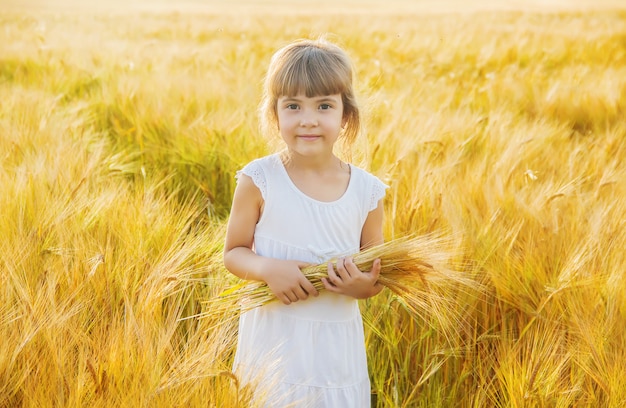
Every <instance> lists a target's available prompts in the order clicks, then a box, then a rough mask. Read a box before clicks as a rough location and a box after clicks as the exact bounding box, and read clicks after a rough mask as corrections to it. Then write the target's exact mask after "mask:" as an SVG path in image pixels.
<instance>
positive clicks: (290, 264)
mask: <svg viewBox="0 0 626 408" xmlns="http://www.w3.org/2000/svg"><path fill="white" fill-rule="evenodd" d="M307 265H308V264H307V263H304V262H299V261H288V260H282V259H271V260H268V262H267V263H266V264H265V265H264V268H263V277H264V280H265V283H267V286H269V288H270V290H271V291H272V293H273V294H274V296H276V297H277V298H278V300H280V301H281V302H283V303H284V304H286V305H289V304H291V303H293V302H297V301H298V300H305V299H307V298H308V297H309V295H311V296H317V295H318V292H317V289H315V287H314V286H313V284H312V283H311V282H309V280H308V279H307V278H306V277H305V276H304V274H303V273H302V271H301V270H300V268H303V267H305V266H307Z"/></svg>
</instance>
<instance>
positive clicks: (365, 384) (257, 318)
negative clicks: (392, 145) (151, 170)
mask: <svg viewBox="0 0 626 408" xmlns="http://www.w3.org/2000/svg"><path fill="white" fill-rule="evenodd" d="M262 114H263V120H264V122H265V123H264V125H265V126H266V128H267V129H269V128H273V129H275V130H277V131H278V132H279V133H280V136H281V137H282V139H283V141H284V143H285V145H286V149H285V150H284V151H282V152H280V153H276V154H273V155H270V156H266V157H263V158H260V159H257V160H254V161H252V162H251V163H249V164H248V165H246V166H245V167H244V168H243V169H242V170H241V171H240V172H238V182H237V187H236V189H235V194H234V198H233V204H232V210H231V214H230V219H229V222H228V229H227V232H226V242H225V248H224V264H225V266H226V268H227V269H228V270H229V271H230V272H231V273H233V274H234V275H236V276H238V277H240V278H242V279H253V280H261V281H265V282H266V283H267V285H268V286H269V288H270V289H271V291H272V292H273V293H274V294H275V295H276V298H278V300H280V302H272V303H270V304H268V305H266V306H263V307H259V308H256V309H254V310H252V311H250V312H247V313H245V314H243V315H242V316H241V318H240V321H239V335H238V348H237V352H236V355H235V362H234V370H235V371H236V373H238V374H239V375H241V376H242V379H243V380H244V382H248V381H251V380H254V381H255V383H257V384H259V385H260V386H262V389H263V391H262V392H261V391H258V392H257V393H256V396H257V398H258V399H259V400H261V399H262V400H264V401H265V402H266V403H265V406H269V407H286V406H293V407H305V406H306V407H333V408H334V407H341V408H345V407H369V406H370V383H369V377H368V373H367V361H366V356H365V345H364V337H363V323H362V320H361V314H360V311H359V306H358V302H357V300H356V299H364V298H368V297H371V296H374V295H376V294H378V293H379V292H380V291H381V289H382V285H380V284H379V283H377V280H378V275H379V273H380V260H376V261H375V262H374V266H373V267H372V270H371V271H361V270H359V269H358V268H357V266H356V265H355V264H354V262H353V260H352V259H351V258H350V257H349V255H350V254H354V253H356V252H358V251H359V249H363V248H367V247H369V246H372V245H377V244H381V243H382V242H383V234H382V222H383V204H382V198H383V197H384V195H385V189H386V188H387V186H386V185H385V184H383V183H382V182H381V181H380V180H379V179H378V178H376V177H374V176H373V175H371V174H369V173H367V172H366V171H364V170H362V169H360V168H357V167H355V166H353V165H350V164H348V163H345V162H343V161H341V160H340V159H339V158H338V157H337V156H336V155H335V153H334V152H333V147H334V146H335V143H336V142H337V141H338V140H340V139H342V141H343V142H346V144H347V145H349V144H350V143H351V142H353V141H354V140H355V138H356V136H357V133H358V131H359V126H360V122H359V109H358V107H357V105H356V103H355V98H354V92H353V87H352V67H351V64H350V61H349V59H348V57H347V55H346V53H345V52H344V51H343V50H342V49H341V48H339V47H337V46H336V45H334V44H331V43H329V42H327V41H324V40H317V41H314V40H300V41H297V42H294V43H292V44H289V45H287V46H286V47H284V48H282V49H280V50H279V51H278V52H277V53H276V54H274V56H273V57H272V60H271V62H270V66H269V70H268V73H267V76H266V81H265V95H264V100H263V105H262ZM332 258H336V259H338V261H336V264H335V265H333V264H332V263H330V262H328V278H327V279H324V280H323V284H324V288H325V289H326V290H325V291H322V292H320V293H318V292H317V291H316V290H315V288H314V287H313V285H312V284H311V283H310V282H309V281H308V280H307V279H306V278H305V276H304V275H303V274H302V271H301V269H300V268H302V267H303V266H306V265H307V264H310V263H322V262H327V261H329V260H330V259H332ZM260 389H261V387H259V388H258V390H260Z"/></svg>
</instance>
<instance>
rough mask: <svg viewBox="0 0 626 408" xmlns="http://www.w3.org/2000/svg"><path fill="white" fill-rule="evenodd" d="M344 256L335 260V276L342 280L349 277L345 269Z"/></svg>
mask: <svg viewBox="0 0 626 408" xmlns="http://www.w3.org/2000/svg"><path fill="white" fill-rule="evenodd" d="M345 262H346V258H341V259H340V260H338V261H337V276H339V278H340V279H341V280H342V281H343V280H346V279H348V278H349V277H350V273H349V272H348V271H347V270H346V265H345Z"/></svg>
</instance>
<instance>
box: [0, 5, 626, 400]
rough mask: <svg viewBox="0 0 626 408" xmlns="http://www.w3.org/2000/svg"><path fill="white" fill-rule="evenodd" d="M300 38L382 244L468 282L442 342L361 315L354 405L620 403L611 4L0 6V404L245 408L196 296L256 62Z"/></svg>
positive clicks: (616, 55)
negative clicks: (331, 54)
mask: <svg viewBox="0 0 626 408" xmlns="http://www.w3.org/2000/svg"><path fill="white" fill-rule="evenodd" d="M620 7H622V8H621V9H620ZM319 35H326V36H327V37H328V38H329V39H331V40H333V41H336V42H337V43H339V44H340V45H342V46H343V47H344V48H345V49H346V50H347V51H348V53H349V54H350V55H351V57H352V59H353V62H354V65H355V67H356V79H357V90H358V95H359V99H360V102H361V106H362V109H363V115H364V117H365V123H364V130H363V134H362V135H361V138H360V139H359V141H358V143H357V145H356V146H354V148H353V151H352V152H351V156H352V159H353V161H354V162H355V163H356V164H358V165H360V166H362V167H364V168H367V169H368V170H370V171H371V172H372V173H374V174H376V175H377V176H379V177H380V178H381V179H383V180H384V181H385V182H386V183H388V184H389V185H390V186H391V188H390V189H389V190H388V195H387V197H386V199H385V206H386V207H385V211H386V214H385V217H386V219H385V225H384V232H385V237H386V239H389V240H390V239H393V238H398V237H402V236H406V235H407V234H429V233H438V234H443V235H446V234H447V235H448V236H450V237H454V243H455V245H456V247H457V249H460V250H459V251H458V259H454V260H453V261H455V262H456V263H457V264H458V265H462V270H460V271H459V272H461V273H463V274H464V275H465V276H466V277H467V278H468V279H472V280H474V281H476V282H479V283H480V284H481V285H482V287H483V288H484V290H483V291H480V292H471V291H466V290H463V289H462V288H458V287H450V290H448V291H446V292H445V293H443V294H442V295H443V297H444V298H445V301H446V304H447V305H448V306H452V308H447V309H441V310H444V311H445V310H454V311H455V312H454V314H455V316H454V321H455V322H457V324H456V325H455V326H454V327H452V328H451V327H442V326H441V323H440V322H441V321H442V320H441V319H440V317H442V316H437V313H442V312H441V310H438V309H436V308H433V310H432V315H429V314H426V315H420V316H416V315H414V314H412V313H411V311H410V310H409V309H407V308H406V307H405V305H404V304H403V302H402V299H399V298H398V297H396V296H394V295H393V293H390V292H389V291H383V293H381V294H380V295H379V296H377V297H375V298H372V299H368V300H367V301H362V303H361V309H362V311H363V315H364V320H365V322H366V327H365V330H366V341H367V350H368V359H369V371H370V377H371V383H372V401H373V402H372V406H375V407H502V408H504V407H518V408H521V407H559V408H561V407H614V408H617V407H623V406H625V405H626V324H624V322H625V321H626V280H625V278H624V273H625V270H626V251H624V248H626V165H625V164H624V163H626V121H625V120H624V118H625V117H626V8H624V7H623V6H620V2H611V1H595V2H591V1H586V2H585V1H579V2H565V1H556V0H555V1H543V2H542V1H531V2H515V1H510V2H502V1H500V2H498V1H480V2H473V3H471V4H465V3H463V2H460V1H442V2H434V1H416V2H412V1H409V0H389V1H385V2H384V3H382V2H377V1H373V0H368V1H362V2H356V1H345V2H342V1H339V0H337V1H334V2H331V1H326V0H324V1H321V2H316V3H308V2H304V1H292V2H286V1H283V0H276V1H271V2H270V1H266V2H264V1H261V0H256V1H255V0H238V1H237V2H230V3H229V2H219V1H217V0H209V1H204V2H202V1H200V0H198V1H191V0H187V1H185V2H173V1H171V2H170V1H167V0H159V1H154V2H149V1H147V0H129V1H126V2H123V1H120V0H115V1H112V2H108V3H106V5H103V4H99V3H95V2H94V3H93V4H88V3H85V2H79V1H78V0H74V1H73V0H66V1H56V2H44V1H36V0H30V1H17V0H0V163H1V165H0V186H1V188H2V190H1V192H2V194H1V195H0V209H1V210H0V211H1V218H0V339H2V346H1V347H0V407H254V406H255V404H256V402H255V400H253V399H252V398H251V396H250V395H251V394H250V392H249V390H248V389H246V388H245V387H242V386H241V384H240V381H239V379H238V378H237V377H236V376H234V375H233V374H231V373H230V371H229V370H230V365H231V361H232V354H233V350H234V347H235V336H236V327H235V325H234V324H233V322H232V319H229V316H228V312H225V311H224V308H220V309H219V312H218V311H216V310H214V309H211V308H210V307H209V306H208V305H210V303H207V300H208V299H215V297H216V296H217V295H218V294H219V293H221V292H222V291H224V290H225V289H226V288H228V287H230V286H231V285H233V284H235V283H236V278H234V277H232V276H231V275H229V274H228V273H227V272H226V271H225V270H224V267H223V265H222V261H221V250H222V241H223V237H224V226H225V223H226V219H227V216H228V212H229V207H230V202H231V197H232V193H233V189H234V183H235V179H234V174H235V172H236V171H237V170H238V169H239V168H241V167H242V166H243V165H244V164H246V163H247V162H248V161H250V160H252V159H253V158H256V157H259V156H261V155H264V154H267V153H269V152H270V151H272V149H274V148H275V147H274V146H275V143H274V141H273V140H268V139H267V138H265V137H262V136H260V134H259V131H258V120H257V114H256V111H257V107H258V103H259V100H260V97H261V81H262V78H263V74H264V70H265V68H266V66H267V64H268V62H269V57H270V55H271V54H272V53H273V51H275V50H276V49H277V48H279V47H280V46H282V45H284V44H286V43H287V42H289V41H291V40H293V39H296V38H302V37H308V38H311V37H317V36H319ZM212 310H213V313H212ZM444 317H445V316H444Z"/></svg>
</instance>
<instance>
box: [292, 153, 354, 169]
mask: <svg viewBox="0 0 626 408" xmlns="http://www.w3.org/2000/svg"><path fill="white" fill-rule="evenodd" d="M280 157H281V160H282V162H283V164H284V165H285V168H287V169H290V170H295V171H314V172H325V171H334V170H339V169H343V168H344V167H345V164H344V163H343V162H342V161H341V160H340V159H339V158H338V157H337V156H335V155H334V154H330V155H328V156H314V157H307V156H302V155H298V154H297V153H294V152H291V151H289V150H283V151H282V152H281V153H280Z"/></svg>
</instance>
